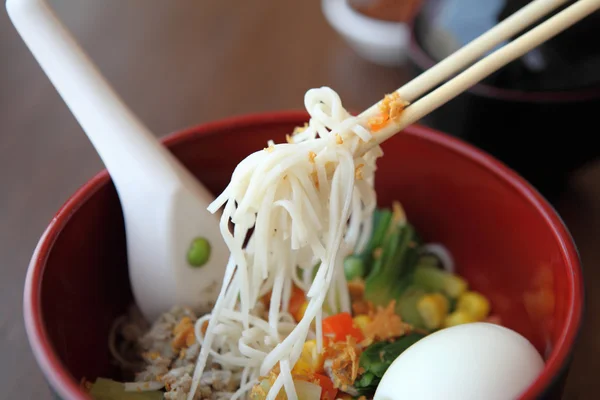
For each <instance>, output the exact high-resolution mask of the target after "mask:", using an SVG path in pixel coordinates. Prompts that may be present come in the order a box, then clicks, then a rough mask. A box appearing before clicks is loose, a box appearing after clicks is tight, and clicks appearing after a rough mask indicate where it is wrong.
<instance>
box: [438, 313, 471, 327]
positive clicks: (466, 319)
mask: <svg viewBox="0 0 600 400" xmlns="http://www.w3.org/2000/svg"><path fill="white" fill-rule="evenodd" d="M471 322H477V321H476V320H475V318H473V317H472V316H471V314H469V313H467V312H465V311H462V310H456V311H454V312H453V313H452V314H450V315H448V317H446V321H445V322H444V326H445V327H447V328H448V327H451V326H456V325H462V324H468V323H471Z"/></svg>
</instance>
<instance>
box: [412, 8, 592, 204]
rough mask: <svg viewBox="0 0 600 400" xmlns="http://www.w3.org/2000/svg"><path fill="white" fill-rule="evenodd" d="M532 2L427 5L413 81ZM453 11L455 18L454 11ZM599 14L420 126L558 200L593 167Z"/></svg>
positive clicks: (416, 39)
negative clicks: (479, 152) (578, 174)
mask: <svg viewBox="0 0 600 400" xmlns="http://www.w3.org/2000/svg"><path fill="white" fill-rule="evenodd" d="M527 2H528V1H523V0H514V1H513V0H508V1H504V0H494V1H475V2H474V1H471V0H429V1H427V2H425V4H424V6H423V7H422V9H421V10H420V13H419V15H418V16H417V18H416V19H415V21H414V22H413V25H412V28H411V40H410V45H409V60H410V62H411V65H412V67H413V72H414V74H415V75H417V74H420V73H421V72H423V71H424V70H426V69H428V68H430V67H431V66H433V65H434V64H435V63H436V62H438V61H439V60H441V59H442V58H443V57H445V56H447V55H448V54H450V53H451V52H452V51H454V50H456V49H457V48H458V47H460V46H462V45H464V44H466V43H468V41H469V40H472V39H474V38H475V37H477V36H479V35H480V34H482V33H484V32H485V31H487V30H488V29H489V28H491V27H492V26H493V25H494V24H496V23H497V22H498V21H500V20H502V19H503V18H505V17H506V16H508V15H510V14H512V13H513V12H514V11H515V10H517V9H518V8H520V7H522V6H523V5H524V4H525V3H527ZM452 10H454V11H452ZM599 17H600V13H595V14H593V15H592V16H590V17H588V18H587V19H585V20H583V21H581V22H580V23H579V24H578V25H576V26H574V27H572V28H570V29H569V30H567V31H566V32H564V33H562V34H560V35H559V36H557V37H556V38H555V39H552V40H551V41H549V42H547V43H546V44H544V45H543V46H541V47H540V48H538V49H537V50H536V51H534V52H532V53H530V54H529V55H527V56H526V57H523V58H521V59H519V60H517V61H515V62H513V63H511V64H509V65H508V66H506V67H504V68H503V69H502V70H501V71H500V72H499V73H496V74H494V75H492V76H491V77H490V78H488V79H486V80H485V81H484V82H482V83H480V84H478V85H476V86H474V87H473V88H472V89H471V90H469V91H468V92H466V93H463V94H462V95H460V96H458V97H457V98H455V99H454V100H452V101H450V102H448V103H447V104H446V105H444V106H442V107H441V108H439V109H438V110H436V111H435V112H433V113H432V114H430V115H429V116H428V117H427V118H426V119H424V120H423V122H424V123H425V124H427V125H429V126H431V127H433V128H435V129H439V130H441V131H444V132H448V133H450V134H452V135H455V136H458V137H460V138H462V139H464V140H466V141H468V142H469V143H471V144H474V145H475V146H477V147H479V148H481V149H483V150H485V151H487V152H489V153H490V154H492V155H493V156H495V157H497V158H498V159H500V160H502V161H503V162H505V163H506V164H508V166H510V167H511V168H513V169H514V170H516V171H517V172H518V173H520V174H521V175H522V176H523V177H525V178H526V179H527V180H528V181H529V182H530V183H532V184H533V185H534V186H536V187H537V188H538V189H539V190H540V191H541V192H542V193H543V194H545V195H546V196H548V197H549V198H550V199H553V198H554V196H555V195H556V194H558V193H559V192H560V191H561V189H563V186H564V184H565V182H566V180H567V179H568V177H569V175H570V174H571V173H572V172H573V171H574V170H576V169H577V168H579V167H581V166H583V165H584V164H586V163H588V162H590V161H593V160H595V159H596V158H597V157H598V155H599V154H600V148H598V146H595V145H593V142H594V141H595V139H596V138H595V134H594V132H595V131H596V129H595V128H594V127H595V126H596V125H597V119H596V115H595V113H596V112H597V110H598V109H599V107H600V46H599V44H600V41H598V40H596V39H593V38H597V37H598V36H599V35H600V30H599V29H600V24H599V23H598V22H600V21H599V19H600V18H599Z"/></svg>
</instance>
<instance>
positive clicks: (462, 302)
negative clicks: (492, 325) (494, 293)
mask: <svg viewBox="0 0 600 400" xmlns="http://www.w3.org/2000/svg"><path fill="white" fill-rule="evenodd" d="M456 309H457V310H461V311H464V312H466V313H468V314H470V315H471V317H473V318H474V319H475V320H477V321H483V320H484V319H486V318H487V317H488V315H489V313H490V302H489V300H488V299H487V298H486V297H485V296H484V295H482V294H481V293H478V292H473V291H471V292H465V293H463V294H461V295H460V297H459V298H458V303H457V304H456Z"/></svg>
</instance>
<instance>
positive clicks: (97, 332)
mask: <svg viewBox="0 0 600 400" xmlns="http://www.w3.org/2000/svg"><path fill="white" fill-rule="evenodd" d="M307 119H308V116H307V115H306V114H305V113H303V112H280V113H270V114H260V115H252V116H246V117H240V118H233V119H228V120H225V121H221V122H215V123H211V124H206V125H202V126H200V127H196V128H192V129H190V130H187V131H184V132H181V133H177V134H175V135H172V136H170V137H169V138H168V139H167V140H166V141H165V143H166V145H167V146H168V147H169V148H170V149H171V151H172V152H173V153H174V154H175V155H176V156H177V157H178V158H179V159H180V160H181V161H182V162H183V163H184V164H185V165H186V166H187V167H188V168H189V169H190V170H191V171H192V172H193V173H194V174H195V175H196V176H197V177H198V179H200V180H201V181H202V182H203V183H204V184H206V186H207V187H208V188H209V189H210V190H211V191H212V192H213V193H219V192H220V191H221V190H223V189H224V187H225V186H226V184H227V183H228V181H229V179H230V176H231V173H232V172H233V169H234V168H235V166H236V165H237V163H238V162H239V161H241V160H242V159H243V158H244V157H245V156H246V155H248V154H249V153H250V152H252V151H255V150H256V149H261V148H263V147H264V146H265V144H266V142H267V140H268V139H272V138H273V139H275V140H276V141H278V142H279V141H282V140H283V139H284V137H285V136H284V135H285V134H286V133H289V132H291V131H292V130H293V128H294V127H296V126H298V125H303V123H304V122H305V121H307ZM383 149H384V151H385V152H386V154H387V155H386V156H384V157H383V158H382V159H380V160H379V162H378V172H377V179H376V180H377V182H376V189H377V193H378V203H379V205H380V206H389V205H390V204H391V202H392V200H395V199H398V200H400V201H401V202H402V203H403V206H404V207H405V209H406V212H407V214H408V216H409V218H410V220H411V222H412V223H414V225H415V226H416V228H417V229H418V230H419V232H420V234H421V235H422V236H423V238H424V239H425V240H427V241H432V242H441V243H444V244H445V245H446V246H447V247H448V248H449V250H450V251H451V252H452V254H453V256H454V258H455V260H456V264H457V266H458V268H457V269H458V272H459V273H461V274H463V275H464V276H465V277H466V278H467V279H468V280H469V282H470V283H471V286H472V287H473V288H474V289H475V290H479V291H481V292H483V293H485V294H486V295H487V296H488V297H489V298H490V299H491V301H492V305H493V307H494V313H495V314H498V315H499V316H500V317H501V319H502V323H503V324H504V325H505V326H507V327H509V328H512V329H514V330H516V331H518V332H520V333H521V334H523V335H525V336H526V337H527V338H529V340H531V342H532V343H533V344H534V345H535V346H536V348H537V349H538V350H539V351H540V352H541V354H542V355H543V356H544V358H545V360H546V366H545V368H544V370H543V372H542V374H541V375H540V376H539V377H538V379H537V380H536V381H535V383H534V384H533V385H532V386H531V387H530V388H529V389H528V391H527V392H526V394H525V395H524V397H523V398H525V399H534V398H540V397H543V396H546V398H557V399H558V398H560V395H561V384H562V382H563V380H564V377H565V376H566V373H567V370H568V367H569V365H570V357H571V353H572V349H573V346H574V344H575V341H576V337H577V334H578V331H579V328H580V324H581V320H582V312H583V310H582V307H583V282H582V275H581V267H580V263H579V258H578V254H577V251H576V248H575V245H574V243H573V241H572V239H571V237H570V235H569V233H568V231H567V229H566V228H565V226H564V225H563V223H562V222H561V220H560V218H559V217H558V215H557V214H556V213H555V212H554V210H553V209H552V208H551V207H550V206H549V204H548V203H547V202H546V201H545V200H544V199H543V198H542V197H541V196H540V195H539V194H538V193H537V192H536V191H535V190H534V189H532V188H531V186H529V185H528V184H527V183H526V182H525V181H524V180H522V179H521V178H520V177H519V176H517V175H516V174H515V173H513V172H512V171H510V170H509V169H508V168H506V167H505V166H504V165H503V164H501V163H499V162H498V161H496V160H494V159H493V158H491V157H489V156H488V155H486V154H484V153H482V152H480V151H478V150H476V149H475V148H473V147H472V146H469V145H467V144H465V143H463V142H461V141H459V140H456V139H454V138H452V137H450V136H447V135H444V134H441V133H439V132H436V131H433V130H431V129H428V128H425V127H421V126H411V127H409V128H407V129H406V131H405V132H404V133H403V134H401V135H396V136H395V137H393V138H392V139H390V140H389V141H387V142H386V143H385V144H384V145H383ZM131 301H132V295H131V291H130V289H129V279H128V273H127V263H126V250H125V234H124V229H123V219H122V213H121V208H120V205H119V200H118V197H117V193H116V192H115V189H114V186H113V185H112V183H111V181H110V179H109V176H108V174H107V173H106V172H102V173H100V174H99V175H98V176H96V177H95V178H93V179H92V180H91V181H90V182H88V183H87V184H86V185H85V186H83V187H82V188H81V189H80V190H79V191H77V192H76V193H75V194H74V195H73V196H72V197H71V198H70V199H69V200H68V201H67V202H66V203H65V205H64V206H63V207H62V208H61V209H60V210H59V211H58V213H57V214H56V216H55V217H54V219H53V220H52V221H51V223H50V225H49V226H48V228H47V230H46V232H45V233H44V234H43V236H42V238H41V239H40V241H39V244H38V246H37V248H36V250H35V253H34V255H33V257H32V259H31V264H30V266H29V270H28V273H27V279H26V284H25V295H24V313H25V323H26V328H27V334H28V337H29V342H30V344H31V347H32V349H33V353H34V355H35V357H36V359H37V361H38V364H39V365H40V367H41V369H42V371H43V372H44V374H45V376H46V378H47V379H48V381H49V382H50V385H51V387H52V389H53V390H54V391H55V392H56V393H57V395H58V396H60V398H62V399H64V400H81V399H88V398H89V397H88V396H87V395H86V394H85V393H84V392H83V391H82V390H81V389H80V387H79V382H80V380H81V379H82V378H86V379H88V380H92V381H93V380H94V379H95V378H96V377H100V376H102V377H111V378H114V379H119V377H120V374H119V371H118V368H116V366H115V365H114V363H112V362H111V357H110V353H109V350H108V334H109V329H110V326H111V324H112V322H113V321H114V320H115V318H117V317H118V316H119V315H121V314H122V313H124V312H125V311H126V307H127V306H128V305H129V304H130V302H131Z"/></svg>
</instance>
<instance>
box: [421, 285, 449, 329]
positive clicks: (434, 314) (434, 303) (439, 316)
mask: <svg viewBox="0 0 600 400" xmlns="http://www.w3.org/2000/svg"><path fill="white" fill-rule="evenodd" d="M449 307H450V305H449V303H448V299H447V298H446V297H445V296H444V295H442V294H440V293H433V294H426V295H424V296H423V297H421V298H420V299H419V301H418V303H417V311H419V314H420V315H421V318H422V319H423V322H424V323H425V326H426V327H427V328H428V329H437V328H439V327H440V326H441V325H442V323H443V322H444V320H445V319H446V317H447V316H448V309H449Z"/></svg>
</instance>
